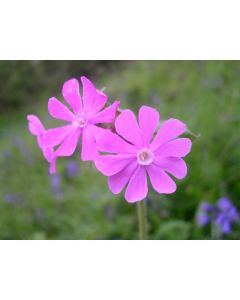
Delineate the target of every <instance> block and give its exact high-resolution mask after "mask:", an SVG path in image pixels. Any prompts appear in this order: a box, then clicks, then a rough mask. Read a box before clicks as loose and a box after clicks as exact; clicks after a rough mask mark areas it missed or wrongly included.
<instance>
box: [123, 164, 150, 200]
mask: <svg viewBox="0 0 240 300" xmlns="http://www.w3.org/2000/svg"><path fill="white" fill-rule="evenodd" d="M147 193H148V186H147V174H146V168H145V167H143V166H138V167H137V169H136V171H135V172H134V174H133V175H132V177H131V179H130V181H129V183H128V186H127V189H126V192H125V199H126V200H127V202H130V203H133V202H137V201H140V200H143V199H144V198H146V196H147Z"/></svg>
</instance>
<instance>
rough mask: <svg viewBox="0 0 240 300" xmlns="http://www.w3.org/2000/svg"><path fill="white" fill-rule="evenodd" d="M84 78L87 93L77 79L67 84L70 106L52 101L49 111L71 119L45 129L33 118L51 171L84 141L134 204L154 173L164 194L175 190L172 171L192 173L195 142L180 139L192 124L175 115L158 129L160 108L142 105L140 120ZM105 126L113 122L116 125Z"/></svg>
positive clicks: (87, 152)
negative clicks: (190, 162)
mask: <svg viewBox="0 0 240 300" xmlns="http://www.w3.org/2000/svg"><path fill="white" fill-rule="evenodd" d="M81 82H82V96H81V95H80V92H79V82H78V80H77V79H70V80H68V81H66V82H65V83H64V85H63V88H62V96H63V98H64V99H65V100H66V102H67V104H68V105H69V108H68V107H67V106H66V105H64V104H63V103H61V102H60V101H59V100H58V99H56V98H55V97H52V98H50V99H49V102H48V112H49V114H50V115H51V116H52V117H53V118H55V119H58V120H62V121H65V123H66V124H64V125H63V126H61V127H57V128H51V129H45V127H44V126H43V124H42V122H41V121H40V120H39V118H38V117H37V116H34V115H28V116H27V119H28V122H29V130H30V132H31V133H32V134H33V135H35V136H36V137H37V141H38V145H39V147H40V149H41V151H42V153H43V156H44V158H45V159H46V160H47V161H48V163H49V164H50V168H49V172H50V173H51V174H52V173H54V172H55V171H56V159H57V158H58V157H63V156H71V155H73V153H74V152H75V150H76V148H77V145H78V144H79V142H80V140H81V145H82V147H81V159H82V160H83V161H94V163H95V166H96V168H97V170H99V171H100V172H101V173H102V174H103V175H105V176H107V177H108V186H109V189H110V190H111V191H112V193H114V194H118V193H120V192H121V191H122V190H123V189H124V188H125V186H127V188H126V191H125V199H126V200H127V201H128V202H137V201H140V200H143V199H144V198H146V196H147V193H148V184H147V177H148V176H149V178H150V182H151V184H152V186H153V188H154V190H155V191H157V192H158V193H162V194H171V193H174V192H175V190H176V184H175V182H174V181H173V179H172V178H171V177H170V176H169V174H170V175H172V176H174V177H176V178H177V179H183V178H184V177H185V176H186V174H187V166H186V163H185V162H184V160H183V157H185V156H186V155H187V154H188V153H189V152H190V150H191V145H192V143H191V140H190V139H188V138H179V136H180V135H181V134H183V133H184V132H186V130H187V127H186V125H185V124H184V123H183V122H181V121H179V120H177V119H169V120H167V121H165V122H163V124H162V126H161V127H160V129H159V130H158V131H157V132H156V130H157V127H158V125H159V121H160V117H159V113H158V112H157V110H155V109H154V108H152V107H149V106H142V107H141V108H140V109H139V113H138V120H137V118H136V116H135V114H134V113H133V112H132V111H131V110H129V109H125V110H123V111H122V112H121V113H120V114H119V115H118V113H117V112H118V109H119V106H120V102H119V101H115V102H114V103H113V104H112V105H110V106H108V107H107V106H106V104H107V95H105V94H104V93H103V92H101V91H99V90H98V89H96V87H95V86H94V84H93V83H92V82H91V81H90V80H88V79H87V78H86V77H84V76H83V77H81ZM117 115H118V116H117ZM105 124H109V125H112V126H109V128H111V129H106V126H103V125H105Z"/></svg>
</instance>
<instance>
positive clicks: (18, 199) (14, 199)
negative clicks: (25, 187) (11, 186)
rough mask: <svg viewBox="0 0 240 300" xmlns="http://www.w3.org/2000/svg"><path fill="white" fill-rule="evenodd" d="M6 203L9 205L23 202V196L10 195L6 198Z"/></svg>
mask: <svg viewBox="0 0 240 300" xmlns="http://www.w3.org/2000/svg"><path fill="white" fill-rule="evenodd" d="M4 201H5V202H6V203H9V204H14V203H20V202H21V201H22V197H21V195H18V194H14V193H9V194H6V195H5V196H4Z"/></svg>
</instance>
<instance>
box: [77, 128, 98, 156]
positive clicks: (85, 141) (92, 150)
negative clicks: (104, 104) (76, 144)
mask: <svg viewBox="0 0 240 300" xmlns="http://www.w3.org/2000/svg"><path fill="white" fill-rule="evenodd" d="M97 155H98V152H97V149H96V140H95V138H94V136H93V134H92V132H91V129H90V128H89V126H87V127H85V128H84V129H83V133H82V156H81V158H82V160H84V161H86V160H94V159H95V158H96V157H97Z"/></svg>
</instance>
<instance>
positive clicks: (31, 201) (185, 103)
mask: <svg viewBox="0 0 240 300" xmlns="http://www.w3.org/2000/svg"><path fill="white" fill-rule="evenodd" d="M84 64H86V66H85V69H84V68H83V65H84ZM80 65H81V66H82V68H80V67H78V66H80ZM83 73H84V74H86V73H87V75H89V77H90V79H93V80H94V81H95V82H96V84H97V86H98V87H99V88H101V87H103V86H105V87H106V93H107V94H108V95H109V96H110V101H113V100H114V99H119V100H121V102H122V108H127V107H129V108H132V109H133V110H135V112H137V111H138V108H139V107H140V106H141V105H143V104H146V105H152V106H154V107H156V108H157V109H158V110H159V111H160V114H161V120H164V119H167V118H170V117H175V118H179V119H181V120H183V121H184V122H185V123H186V124H187V125H188V127H189V129H190V130H191V131H192V132H194V133H195V134H200V137H199V138H198V139H196V140H195V141H194V143H193V148H192V152H191V153H190V155H189V156H188V157H187V158H186V161H187V164H188V171H189V172H188V176H187V177H186V179H184V180H183V181H178V182H177V185H178V189H177V192H176V193H175V194H173V195H168V196H167V195H159V194H156V193H155V192H154V191H152V190H151V189H150V193H149V197H148V199H147V208H148V223H149V224H148V227H149V228H148V229H149V237H150V238H151V239H209V238H211V230H210V228H208V227H207V228H204V229H200V228H198V227H197V226H196V222H195V215H196V211H197V208H198V205H199V203H200V202H201V201H208V202H211V203H215V202H216V201H217V200H218V198H220V197H221V196H224V195H228V196H229V197H230V198H231V200H232V201H233V203H234V204H235V205H236V206H237V207H238V209H240V205H239V200H240V172H239V169H240V151H239V146H240V145H239V144H240V139H239V132H240V130H239V129H240V85H239V79H238V75H239V73H240V62H233V61H135V62H108V63H106V62H91V63H90V62H87V61H85V62H58V61H55V62H47V61H46V62H0V79H1V80H0V82H1V83H0V84H1V88H0V100H1V102H0V103H1V111H2V112H4V113H2V114H1V116H0V138H1V139H0V151H1V152H0V182H1V187H0V238H2V239H136V238H138V232H137V217H136V207H135V205H130V204H128V203H126V202H125V200H124V198H123V194H121V195H119V196H114V195H112V194H111V193H110V191H109V190H108V188H107V184H106V178H104V177H103V176H102V175H101V174H99V173H98V172H96V170H95V169H94V167H93V166H92V164H91V163H82V162H81V161H80V159H79V152H77V153H76V154H75V156H74V157H73V158H69V159H67V158H63V159H59V161H58V171H59V175H58V177H54V178H51V177H50V176H49V175H48V165H47V163H46V162H45V161H44V159H43V158H42V155H41V153H40V151H39V149H38V147H37V145H36V141H35V138H34V137H33V136H31V135H30V134H29V132H28V130H27V122H26V115H27V114H28V113H36V114H38V115H39V116H40V117H41V118H42V119H43V120H44V121H46V120H50V117H49V116H48V115H47V99H48V97H50V96H53V95H60V88H61V84H62V82H63V81H64V80H66V79H68V78H70V77H74V76H75V77H79V76H81V75H82V74H83ZM43 74H45V75H44V78H42V76H43ZM23 99H24V100H23ZM25 100H26V102H24V101H25ZM4 101H5V102H4ZM3 103H5V104H3ZM15 103H19V104H20V105H21V104H23V105H22V107H21V108H20V109H15V110H12V111H11V112H6V110H4V108H6V107H15ZM26 103H27V105H26ZM5 105H6V106H5ZM47 122H48V124H50V122H52V121H47ZM51 124H52V123H51ZM69 160H71V161H72V160H74V161H75V162H76V164H77V166H78V167H79V172H78V173H77V175H76V176H73V177H72V176H69V174H68V172H67V166H68V163H69ZM239 230H240V226H239V225H236V226H235V227H234V231H233V234H232V235H231V236H229V237H226V238H232V239H239V238H240V231H239Z"/></svg>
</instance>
